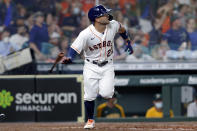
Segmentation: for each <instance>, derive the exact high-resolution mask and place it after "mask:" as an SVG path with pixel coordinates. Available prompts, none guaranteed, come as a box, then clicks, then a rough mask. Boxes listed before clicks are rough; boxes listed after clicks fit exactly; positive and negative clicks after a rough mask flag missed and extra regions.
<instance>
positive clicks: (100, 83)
mask: <svg viewBox="0 0 197 131" xmlns="http://www.w3.org/2000/svg"><path fill="white" fill-rule="evenodd" d="M110 11H111V9H106V8H105V7H104V6H103V5H97V6H95V7H93V8H91V9H90V10H89V12H88V18H89V20H90V21H91V22H92V24H91V25H90V26H88V27H87V28H86V29H84V30H83V31H81V32H80V34H79V36H78V37H77V38H76V40H75V41H74V42H73V43H72V45H71V48H70V49H69V53H68V56H67V57H64V59H63V64H68V63H72V60H73V58H74V56H75V54H77V53H78V54H80V53H81V52H82V51H83V54H84V59H85V60H84V61H85V62H84V63H85V64H84V68H83V78H84V101H85V102H84V104H85V109H86V113H87V117H88V121H87V123H86V124H85V126H84V128H85V129H92V128H94V124H95V121H94V100H95V99H96V98H97V96H98V95H100V96H102V97H103V98H106V99H108V98H112V96H113V94H114V66H113V52H114V36H115V34H116V33H119V34H120V35H121V36H122V38H123V39H124V40H125V41H126V51H128V52H129V54H132V53H133V49H132V46H131V44H130V43H131V42H130V39H129V37H128V35H127V32H126V30H125V28H124V27H123V26H122V25H121V24H120V23H119V22H117V21H115V20H113V16H112V15H111V14H109V12H110Z"/></svg>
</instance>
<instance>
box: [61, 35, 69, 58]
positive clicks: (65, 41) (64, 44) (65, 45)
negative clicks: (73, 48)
mask: <svg viewBox="0 0 197 131" xmlns="http://www.w3.org/2000/svg"><path fill="white" fill-rule="evenodd" d="M68 48H69V43H68V38H67V37H63V38H62V40H61V43H60V50H61V52H64V54H65V55H67V53H68Z"/></svg>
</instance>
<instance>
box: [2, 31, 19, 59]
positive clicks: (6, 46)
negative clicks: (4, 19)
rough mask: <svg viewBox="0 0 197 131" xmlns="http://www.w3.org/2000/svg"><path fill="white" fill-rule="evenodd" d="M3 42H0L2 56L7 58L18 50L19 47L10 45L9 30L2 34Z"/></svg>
mask: <svg viewBox="0 0 197 131" xmlns="http://www.w3.org/2000/svg"><path fill="white" fill-rule="evenodd" d="M1 37H2V40H1V41H0V56H7V55H8V54H10V53H12V52H14V51H16V50H17V47H16V46H15V45H14V44H12V43H10V41H9V39H10V32H9V31H8V30H6V29H5V30H4V31H3V32H2V36H1Z"/></svg>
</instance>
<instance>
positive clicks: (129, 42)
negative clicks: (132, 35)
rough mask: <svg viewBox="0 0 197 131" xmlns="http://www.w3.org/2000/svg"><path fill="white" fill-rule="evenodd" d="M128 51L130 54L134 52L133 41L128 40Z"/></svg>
mask: <svg viewBox="0 0 197 131" xmlns="http://www.w3.org/2000/svg"><path fill="white" fill-rule="evenodd" d="M125 51H126V52H129V54H130V55H131V54H133V47H132V46H131V41H130V40H128V41H127V43H126V49H125Z"/></svg>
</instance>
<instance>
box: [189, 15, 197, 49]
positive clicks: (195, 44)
mask: <svg viewBox="0 0 197 131" xmlns="http://www.w3.org/2000/svg"><path fill="white" fill-rule="evenodd" d="M187 32H188V33H189V38H190V41H191V50H197V37H196V36H197V30H196V21H195V19H194V18H189V19H188V20H187Z"/></svg>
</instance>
